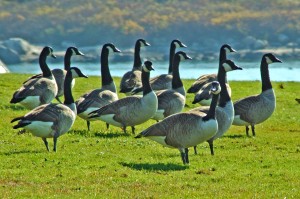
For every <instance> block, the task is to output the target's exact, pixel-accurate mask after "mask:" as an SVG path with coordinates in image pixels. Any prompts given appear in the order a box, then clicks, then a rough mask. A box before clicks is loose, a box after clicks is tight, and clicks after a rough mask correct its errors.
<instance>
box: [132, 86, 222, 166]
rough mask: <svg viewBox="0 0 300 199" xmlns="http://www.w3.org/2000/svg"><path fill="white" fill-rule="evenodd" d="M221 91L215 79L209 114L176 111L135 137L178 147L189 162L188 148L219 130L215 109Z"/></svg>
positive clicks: (182, 156) (186, 161) (184, 162)
mask: <svg viewBox="0 0 300 199" xmlns="http://www.w3.org/2000/svg"><path fill="white" fill-rule="evenodd" d="M220 91H221V87H220V84H219V83H218V82H217V81H214V82H213V83H212V87H211V92H212V93H213V94H214V95H213V98H212V103H211V105H210V109H209V111H208V113H207V114H203V113H201V112H196V111H194V112H184V113H176V114H173V115H170V116H169V117H166V118H165V119H163V120H162V121H160V122H158V123H156V124H154V125H152V126H150V127H149V128H147V129H146V130H144V131H142V132H141V133H139V134H138V135H137V136H136V137H135V138H141V137H146V138H148V139H151V140H153V141H156V142H158V143H159V144H161V145H163V146H166V147H171V148H177V149H178V150H179V151H180V154H181V159H182V162H183V164H189V157H188V151H189V150H188V148H189V147H193V146H196V145H197V144H199V143H202V142H204V141H206V140H208V139H209V138H211V137H213V136H214V135H215V134H216V132H217V130H218V123H217V120H216V118H215V110H216V105H217V102H218V97H219V93H220Z"/></svg>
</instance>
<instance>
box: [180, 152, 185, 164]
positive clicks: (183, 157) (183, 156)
mask: <svg viewBox="0 0 300 199" xmlns="http://www.w3.org/2000/svg"><path fill="white" fill-rule="evenodd" d="M179 151H180V155H181V160H182V162H183V164H186V161H185V151H184V149H179Z"/></svg>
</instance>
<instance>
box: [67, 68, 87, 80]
mask: <svg viewBox="0 0 300 199" xmlns="http://www.w3.org/2000/svg"><path fill="white" fill-rule="evenodd" d="M70 71H71V74H72V77H73V78H75V77H84V78H88V76H86V75H85V74H83V73H82V72H81V70H80V69H79V68H77V67H71V68H70Z"/></svg>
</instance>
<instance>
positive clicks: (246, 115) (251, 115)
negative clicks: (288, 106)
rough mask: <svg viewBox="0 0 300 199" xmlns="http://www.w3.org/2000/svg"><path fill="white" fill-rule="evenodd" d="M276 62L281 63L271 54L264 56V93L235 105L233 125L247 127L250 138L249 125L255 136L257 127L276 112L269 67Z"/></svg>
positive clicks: (262, 66) (262, 78) (261, 66)
mask: <svg viewBox="0 0 300 199" xmlns="http://www.w3.org/2000/svg"><path fill="white" fill-rule="evenodd" d="M274 62H280V63H281V60H279V59H278V58H277V57H275V56H274V55H273V54H271V53H267V54H264V55H263V57H262V60H261V65H260V70H261V82H262V92H261V93H260V94H258V95H253V96H249V97H245V98H243V99H240V100H238V101H236V102H235V103H234V111H235V115H234V120H233V125H237V126H246V134H247V136H249V133H248V132H249V127H248V126H249V125H250V126H251V129H252V134H253V136H255V125H256V124H259V123H262V122H264V121H265V120H267V119H268V118H269V117H270V116H271V115H272V114H273V112H274V111H275V108H276V98H275V93H274V90H273V88H272V84H271V81H270V76H269V67H268V65H269V64H271V63H274Z"/></svg>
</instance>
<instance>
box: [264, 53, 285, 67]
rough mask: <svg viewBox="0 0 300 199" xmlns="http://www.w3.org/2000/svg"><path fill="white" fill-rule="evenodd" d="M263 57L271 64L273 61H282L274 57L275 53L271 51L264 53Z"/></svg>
mask: <svg viewBox="0 0 300 199" xmlns="http://www.w3.org/2000/svg"><path fill="white" fill-rule="evenodd" d="M263 59H265V60H266V62H267V63H268V64H272V63H275V62H279V63H282V61H281V60H280V59H278V58H277V57H275V55H273V54H272V53H267V54H264V56H263Z"/></svg>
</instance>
